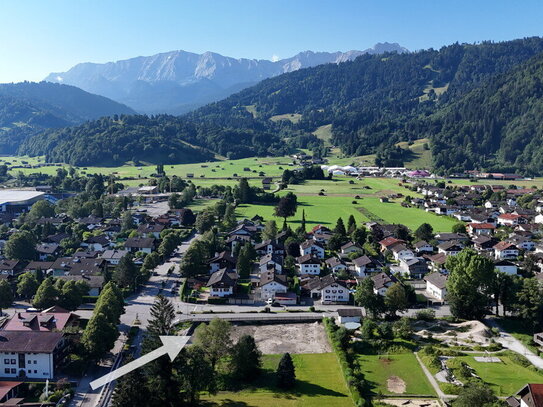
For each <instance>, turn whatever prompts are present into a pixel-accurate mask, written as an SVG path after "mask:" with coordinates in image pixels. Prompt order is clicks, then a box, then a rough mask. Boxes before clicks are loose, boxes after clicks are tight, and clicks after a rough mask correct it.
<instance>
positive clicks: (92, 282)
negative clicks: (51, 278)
mask: <svg viewBox="0 0 543 407" xmlns="http://www.w3.org/2000/svg"><path fill="white" fill-rule="evenodd" d="M57 278H60V279H62V280H66V281H83V282H84V283H85V284H87V285H88V286H89V291H88V292H87V295H88V296H89V297H97V296H99V295H100V293H101V292H102V288H103V287H104V283H105V280H104V276H101V275H87V274H80V275H77V274H75V275H73V274H67V275H62V276H58V277H57Z"/></svg>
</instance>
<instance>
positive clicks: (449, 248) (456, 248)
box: [437, 241, 464, 256]
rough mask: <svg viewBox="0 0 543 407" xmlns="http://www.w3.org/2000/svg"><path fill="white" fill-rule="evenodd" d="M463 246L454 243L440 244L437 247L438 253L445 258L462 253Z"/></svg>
mask: <svg viewBox="0 0 543 407" xmlns="http://www.w3.org/2000/svg"><path fill="white" fill-rule="evenodd" d="M463 248H464V246H463V245H462V244H461V243H459V242H456V241H450V242H445V243H441V244H440V245H438V246H437V251H438V253H442V254H446V255H447V256H456V255H457V254H458V253H460V252H461V251H462V249H463Z"/></svg>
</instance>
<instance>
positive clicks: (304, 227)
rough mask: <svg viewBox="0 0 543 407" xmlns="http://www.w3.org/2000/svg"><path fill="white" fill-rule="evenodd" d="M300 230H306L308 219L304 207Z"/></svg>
mask: <svg viewBox="0 0 543 407" xmlns="http://www.w3.org/2000/svg"><path fill="white" fill-rule="evenodd" d="M299 229H300V232H301V233H305V232H306V221H305V209H302V223H300V228H299Z"/></svg>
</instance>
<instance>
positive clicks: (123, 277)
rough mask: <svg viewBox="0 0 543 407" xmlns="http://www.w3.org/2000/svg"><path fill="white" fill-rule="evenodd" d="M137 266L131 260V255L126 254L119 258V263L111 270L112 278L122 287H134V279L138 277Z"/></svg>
mask: <svg viewBox="0 0 543 407" xmlns="http://www.w3.org/2000/svg"><path fill="white" fill-rule="evenodd" d="M138 275H139V272H138V268H137V267H136V265H135V264H134V260H132V256H131V255H129V254H127V255H125V256H123V257H122V258H121V260H119V264H117V266H116V267H115V271H114V272H113V280H114V281H115V282H116V283H117V284H118V285H119V286H121V287H123V288H132V289H135V288H136V280H137V278H138Z"/></svg>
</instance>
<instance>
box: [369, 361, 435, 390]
mask: <svg viewBox="0 0 543 407" xmlns="http://www.w3.org/2000/svg"><path fill="white" fill-rule="evenodd" d="M358 363H359V365H360V368H361V369H362V371H363V373H364V378H365V379H366V380H367V381H368V382H369V383H370V389H369V390H370V391H371V392H372V393H373V394H377V393H379V392H380V393H382V394H399V393H395V392H392V391H390V390H389V389H388V387H387V381H388V379H389V378H390V377H392V376H397V377H399V378H400V379H402V380H403V381H404V382H405V392H404V393H401V394H411V395H428V396H429V395H432V396H435V392H434V389H433V388H432V386H431V385H430V382H429V381H428V379H427V378H426V376H425V375H424V372H423V371H422V368H421V367H420V365H419V363H418V362H417V359H416V358H415V355H414V354H412V353H402V354H397V355H359V356H358Z"/></svg>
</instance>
